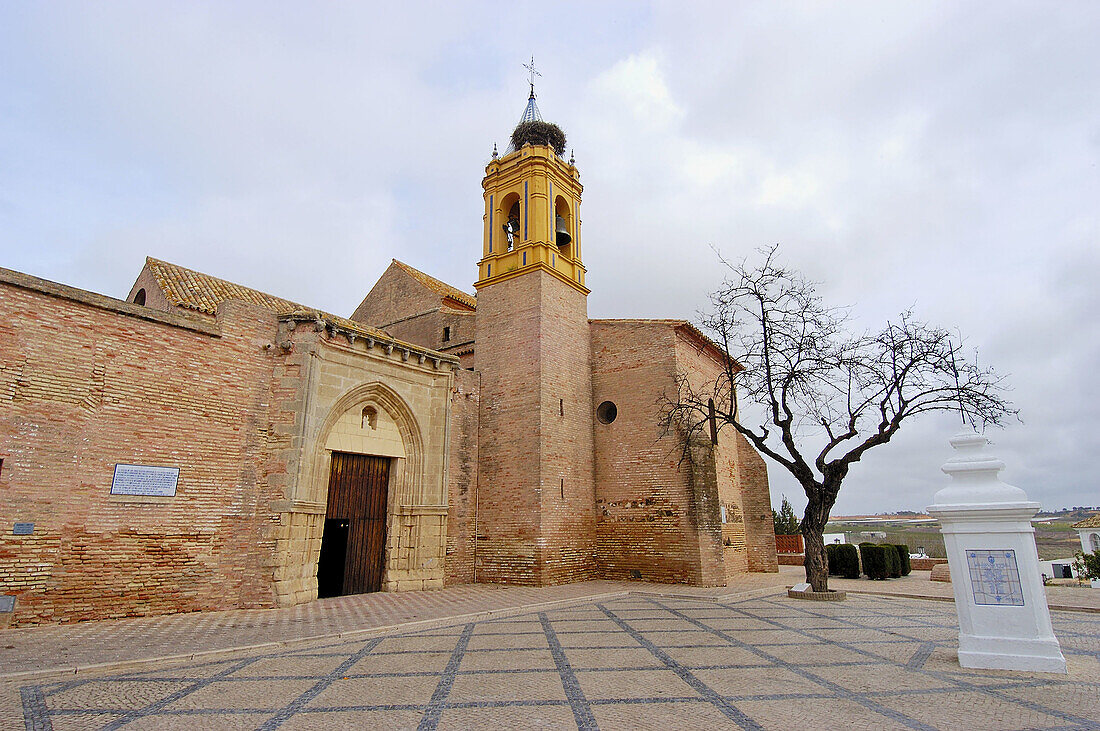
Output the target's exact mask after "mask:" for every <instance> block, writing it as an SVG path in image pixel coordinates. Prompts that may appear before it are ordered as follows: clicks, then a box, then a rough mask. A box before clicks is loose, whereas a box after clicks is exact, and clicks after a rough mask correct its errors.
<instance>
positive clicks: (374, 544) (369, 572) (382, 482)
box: [317, 452, 392, 598]
mask: <svg viewBox="0 0 1100 731" xmlns="http://www.w3.org/2000/svg"><path fill="white" fill-rule="evenodd" d="M391 460H392V458H390V457H375V456H371V455H366V454H353V453H350V452H333V453H332V462H331V470H330V473H329V492H328V506H327V508H326V511H325V527H324V533H323V534H322V536H321V552H320V556H319V558H318V562H317V595H318V598H325V597H332V596H342V595H345V594H363V593H366V592H370V591H379V590H381V588H382V577H383V574H384V571H385V553H386V500H387V497H388V495H387V493H388V487H389V481H390V462H391Z"/></svg>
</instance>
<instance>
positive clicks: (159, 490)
mask: <svg viewBox="0 0 1100 731" xmlns="http://www.w3.org/2000/svg"><path fill="white" fill-rule="evenodd" d="M179 478H180V468H179V467H152V466H150V465H143V464H116V465H115V477H114V480H112V481H111V494H112V495H147V496H148V495H151V496H154V497H174V496H175V494H176V483H177V482H179Z"/></svg>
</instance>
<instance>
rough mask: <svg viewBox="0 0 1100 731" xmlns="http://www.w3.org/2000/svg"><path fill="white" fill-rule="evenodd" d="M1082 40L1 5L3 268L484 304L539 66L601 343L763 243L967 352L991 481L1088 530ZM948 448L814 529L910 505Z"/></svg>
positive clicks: (419, 8) (680, 307)
mask: <svg viewBox="0 0 1100 731" xmlns="http://www.w3.org/2000/svg"><path fill="white" fill-rule="evenodd" d="M1098 37H1100V4H1096V3H1089V2H1059V3H1039V2H1035V3H1017V2H999V3H957V2H951V3H948V2H942V3H941V2H919V3H918V2H913V3H881V2H873V3H865V4H864V3H856V2H846V3H843V4H819V3H773V2H766V3H763V2H762V3H730V2H721V3H685V2H675V3H667V4H665V3H641V2H622V3H610V2H609V3H590V2H583V3H577V4H569V3H546V2H540V3H527V2H506V3H466V2H447V3H444V2H438V3H380V2H378V3H368V2H361V3H332V4H326V3H302V4H279V3H271V2H262V3H231V4H230V3H221V2H214V3H201V2H187V3H154V2H140V3H138V2H135V3H123V2H115V3H90V2H87V3H78V4H63V3H16V2H7V1H4V0H0V265H2V266H5V267H8V268H12V269H17V270H21V271H25V272H29V273H31V274H35V275H38V276H41V277H45V278H48V279H52V280H56V281H60V282H64V283H67V284H72V285H76V286H79V287H83V288H86V289H91V290H94V291H97V292H103V293H106V294H110V295H114V296H117V297H125V296H126V293H127V292H128V291H129V288H130V285H131V283H132V282H133V279H134V277H135V276H136V275H137V273H138V271H139V270H140V268H141V266H142V263H143V259H144V257H145V256H146V255H150V256H155V257H158V258H162V259H167V260H169V261H172V262H176V263H179V264H182V265H185V266H189V267H192V268H195V269H199V270H201V271H204V272H208V273H211V274H215V275H218V276H221V277H225V278H228V279H232V280H235V281H238V282H241V283H244V284H247V285H250V286H253V287H256V288H259V289H262V290H265V291H269V292H272V293H275V294H278V295H281V296H284V297H286V298H288V299H293V300H296V301H300V302H303V303H306V304H309V305H312V306H316V307H320V308H324V309H327V310H330V311H333V312H337V313H345V314H346V313H350V312H351V311H352V310H353V309H354V307H355V306H356V305H357V304H358V302H359V300H360V299H361V298H362V296H363V294H365V292H366V291H367V290H368V289H369V288H370V286H371V284H373V282H374V280H375V279H376V278H377V277H378V276H379V275H380V274H381V272H382V271H383V269H384V268H385V267H386V266H387V264H388V263H389V260H390V259H391V258H398V259H401V260H403V261H406V262H408V263H410V264H412V265H413V266H416V267H419V268H421V269H423V270H424V271H427V272H429V273H431V274H433V275H435V276H437V277H440V278H442V279H444V280H447V281H449V282H452V283H454V284H456V285H458V286H460V287H463V288H464V289H468V290H472V287H471V284H472V282H473V280H474V278H475V274H476V270H475V266H474V262H475V261H476V259H477V257H478V256H479V255H480V250H481V249H480V247H481V241H480V236H481V230H482V228H481V227H482V224H481V215H482V200H481V188H480V180H481V177H482V175H483V174H484V165H485V163H486V162H487V161H488V159H489V155H490V153H491V151H492V148H493V144H494V143H497V144H499V145H500V146H501V149H503V147H504V145H505V143H506V139H507V135H508V134H509V132H510V131H511V128H512V127H513V126H514V124H515V122H516V121H517V119H518V117H519V115H520V112H521V111H522V109H523V106H524V103H525V100H526V95H527V80H526V74H525V71H524V69H523V68H522V64H523V63H524V62H525V61H526V60H527V59H528V58H529V57H530V56H531V55H532V54H533V55H534V56H535V59H536V63H537V66H538V68H539V69H540V71H541V72H542V74H543V76H542V78H540V79H538V86H537V88H538V100H539V105H540V107H541V109H542V112H543V115H544V117H545V118H546V119H547V120H549V121H554V122H557V123H558V124H560V125H561V126H562V127H563V128H564V129H565V131H566V133H567V134H568V135H569V147H571V148H572V149H574V150H575V151H576V159H577V164H578V166H579V167H580V169H581V171H582V181H583V182H584V184H585V194H584V207H583V211H582V215H583V220H584V230H585V243H586V246H585V258H586V262H585V263H586V264H587V266H588V270H589V275H588V284H589V286H590V287H591V288H592V294H591V296H590V297H589V312H590V314H591V316H593V317H652V316H663V317H689V318H693V319H697V315H698V312H699V311H700V310H701V309H702V308H704V307H705V306H706V294H707V293H708V292H709V291H711V290H713V289H714V288H715V287H717V286H718V285H719V284H720V281H721V275H722V273H721V270H720V268H719V267H718V266H717V263H716V258H715V255H714V253H713V251H712V249H711V247H712V246H713V247H717V248H719V249H720V250H721V251H722V253H723V254H725V255H726V256H728V257H731V258H739V257H741V256H744V255H748V254H751V253H752V252H753V251H754V250H755V249H757V248H758V247H760V246H762V245H766V244H770V243H775V242H778V243H780V244H781V247H782V251H783V256H784V258H785V260H786V262H787V263H788V264H790V265H791V266H793V267H795V268H798V269H801V270H802V271H804V272H805V273H806V274H807V275H809V276H810V277H812V278H814V279H816V280H818V281H819V282H821V291H822V293H823V294H824V296H825V297H826V299H827V300H828V301H830V302H833V303H835V304H846V305H852V306H853V308H854V310H853V311H854V314H855V316H856V320H857V322H856V326H857V327H872V328H873V327H877V326H878V325H879V324H881V323H882V322H883V321H884V320H885V319H886V318H888V317H892V316H894V315H896V314H897V313H898V312H899V311H901V310H903V309H906V308H909V307H912V308H913V309H914V310H915V311H916V313H917V314H918V315H919V316H921V317H923V318H925V319H928V320H931V321H933V322H935V323H938V324H942V325H944V326H947V327H951V328H956V327H957V328H959V329H960V330H961V332H962V333H963V334H964V335H965V337H966V340H967V345H968V346H969V347H970V348H977V349H978V351H979V353H980V356H981V359H982V360H983V361H984V362H989V363H992V364H994V365H995V366H996V367H997V368H998V370H1000V371H1002V372H1005V373H1007V374H1009V376H1010V382H1011V384H1012V386H1013V392H1012V394H1011V398H1012V400H1013V401H1014V402H1015V404H1016V405H1017V406H1018V407H1019V408H1020V410H1021V417H1022V419H1023V423H1022V424H1015V425H1012V426H1010V427H1009V428H1007V429H1004V430H997V431H994V432H991V433H990V436H991V437H992V438H993V440H994V441H995V444H996V449H997V451H998V452H999V454H1000V456H1001V457H1002V458H1003V459H1004V460H1005V461H1006V463H1007V464H1008V469H1007V470H1006V471H1005V473H1004V474H1003V477H1004V479H1005V480H1006V481H1008V482H1011V483H1013V484H1016V485H1018V486H1020V487H1022V488H1024V489H1025V490H1027V492H1028V494H1029V495H1030V496H1031V498H1032V499H1035V500H1038V501H1040V502H1042V504H1043V506H1044V507H1045V508H1054V509H1057V508H1061V507H1063V506H1072V505H1082V504H1084V505H1097V504H1100V478H1098V477H1097V470H1096V469H1095V468H1094V467H1093V466H1092V459H1093V458H1094V457H1095V456H1096V455H1098V454H1100V425H1098V423H1097V418H1096V415H1095V414H1096V405H1097V401H1098V396H1100V388H1098V387H1097V380H1098V379H1097V377H1096V376H1095V375H1094V373H1093V369H1094V368H1095V367H1096V364H1097V363H1098V362H1100V329H1098V325H1097V317H1098V313H1100V287H1098V286H1097V284H1096V282H1097V279H1098V277H1100V250H1098V244H1100V213H1098V209H1100V170H1098V167H1097V161H1098V159H1100V44H1098V43H1097V41H1096V39H1097V38H1098ZM956 425H957V419H956V417H953V416H951V415H945V416H943V417H942V418H937V417H930V418H927V419H925V420H924V421H922V422H916V423H913V424H910V425H907V426H906V427H905V428H904V429H903V430H902V432H901V433H900V434H899V436H898V437H897V438H896V439H895V441H894V442H893V443H892V444H891V445H889V446H887V447H885V448H881V449H878V450H876V451H875V452H872V453H871V456H870V457H868V458H866V459H865V460H864V461H863V462H862V463H861V464H859V465H857V466H856V467H855V468H854V469H853V471H852V473H851V475H850V477H849V479H848V482H847V483H846V485H845V487H844V490H843V492H842V494H841V498H840V501H839V502H838V504H837V507H836V509H835V510H834V513H836V514H840V513H855V512H867V511H879V510H899V509H920V508H923V507H924V506H925V505H928V504H929V503H930V502H931V498H932V495H933V494H934V493H935V491H936V490H937V489H938V488H939V487H942V486H943V484H944V481H945V480H946V478H945V477H944V476H943V475H942V474H941V473H940V471H939V467H940V465H941V464H942V463H943V461H944V460H945V459H946V458H947V457H948V456H949V451H950V448H949V447H948V446H947V444H946V438H947V437H948V436H949V435H950V434H951V433H952V432H953V431H954V430H955V428H956ZM876 452H877V453H876ZM772 490H773V497H774V500H775V502H776V503H778V501H779V496H780V494H784V493H785V494H786V495H787V496H788V497H790V498H791V499H792V502H794V503H795V504H796V505H801V504H804V502H805V501H804V499H803V498H802V497H801V495H800V494H799V488H798V487H797V486H796V485H795V484H794V483H793V481H791V480H790V479H789V478H785V477H784V475H782V474H780V473H779V471H778V468H776V469H773V470H772Z"/></svg>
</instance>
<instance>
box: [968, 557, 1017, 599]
mask: <svg viewBox="0 0 1100 731" xmlns="http://www.w3.org/2000/svg"><path fill="white" fill-rule="evenodd" d="M966 558H967V563H968V564H969V568H970V582H971V584H972V585H973V590H974V603H975V604H994V605H1000V606H1006V607H1022V606H1023V605H1024V590H1023V587H1022V586H1021V584H1020V571H1019V569H1018V568H1017V566H1016V552H1015V551H1011V550H1000V551H974V550H971V551H967V552H966Z"/></svg>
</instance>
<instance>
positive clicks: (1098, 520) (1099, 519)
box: [1073, 513, 1100, 528]
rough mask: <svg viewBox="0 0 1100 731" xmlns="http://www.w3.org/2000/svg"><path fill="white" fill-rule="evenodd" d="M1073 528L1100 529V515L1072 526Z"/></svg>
mask: <svg viewBox="0 0 1100 731" xmlns="http://www.w3.org/2000/svg"><path fill="white" fill-rule="evenodd" d="M1073 527H1074V528H1100V513H1097V514H1096V515H1093V516H1092V517H1089V518H1085V519H1084V520H1082V521H1078V522H1077V523H1074V524H1073Z"/></svg>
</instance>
